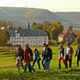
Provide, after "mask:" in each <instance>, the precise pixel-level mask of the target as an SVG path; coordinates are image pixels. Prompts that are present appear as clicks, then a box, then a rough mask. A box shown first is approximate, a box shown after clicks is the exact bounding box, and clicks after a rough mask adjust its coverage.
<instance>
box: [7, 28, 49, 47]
mask: <svg viewBox="0 0 80 80" xmlns="http://www.w3.org/2000/svg"><path fill="white" fill-rule="evenodd" d="M8 32H9V35H10V39H9V41H8V44H12V45H18V44H21V45H22V46H25V45H26V44H29V45H30V46H40V45H43V44H44V43H47V44H48V35H47V33H46V32H45V31H43V30H39V29H30V28H28V29H9V30H8Z"/></svg>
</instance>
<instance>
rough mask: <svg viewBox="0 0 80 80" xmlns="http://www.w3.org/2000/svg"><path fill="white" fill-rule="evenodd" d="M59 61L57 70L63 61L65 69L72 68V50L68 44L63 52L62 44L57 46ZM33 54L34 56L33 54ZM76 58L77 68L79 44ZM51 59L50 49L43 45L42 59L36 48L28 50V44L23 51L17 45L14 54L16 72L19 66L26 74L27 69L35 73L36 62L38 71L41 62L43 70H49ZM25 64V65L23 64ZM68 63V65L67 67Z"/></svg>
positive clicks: (79, 53) (79, 57)
mask: <svg viewBox="0 0 80 80" xmlns="http://www.w3.org/2000/svg"><path fill="white" fill-rule="evenodd" d="M58 50H59V59H58V65H59V69H61V61H63V63H64V65H65V67H66V68H68V67H69V68H71V67H72V56H73V48H72V47H71V45H70V43H68V44H67V47H66V49H65V50H64V47H63V44H60V46H59V49H58ZM33 53H34V54H33ZM76 56H77V66H79V61H80V44H79V45H78V47H77V49H76V53H75V57H76ZM51 59H52V49H51V48H50V47H49V45H48V44H45V43H44V46H43V49H42V58H41V57H40V52H39V51H38V49H37V48H35V49H34V52H32V49H31V48H30V46H29V44H26V46H25V50H23V49H22V47H21V45H18V50H17V53H16V67H17V70H18V71H19V70H20V65H21V66H22V68H23V70H24V72H26V70H27V68H28V69H29V72H33V71H35V69H34V65H35V63H36V62H37V64H38V67H39V69H41V65H40V61H41V62H42V66H43V69H44V70H46V71H49V70H50V62H51ZM23 62H25V64H23ZM68 62H69V65H68Z"/></svg>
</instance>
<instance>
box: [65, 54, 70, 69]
mask: <svg viewBox="0 0 80 80" xmlns="http://www.w3.org/2000/svg"><path fill="white" fill-rule="evenodd" d="M68 61H69V68H71V66H72V58H69V56H68V55H66V64H65V66H66V68H68Z"/></svg>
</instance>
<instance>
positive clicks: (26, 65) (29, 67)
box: [24, 62, 33, 72]
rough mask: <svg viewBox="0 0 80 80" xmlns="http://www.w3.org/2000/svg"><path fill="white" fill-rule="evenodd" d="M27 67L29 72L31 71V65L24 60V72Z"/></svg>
mask: <svg viewBox="0 0 80 80" xmlns="http://www.w3.org/2000/svg"><path fill="white" fill-rule="evenodd" d="M27 67H28V69H29V72H32V70H33V68H32V66H31V64H30V62H26V64H25V67H24V72H26V69H27Z"/></svg>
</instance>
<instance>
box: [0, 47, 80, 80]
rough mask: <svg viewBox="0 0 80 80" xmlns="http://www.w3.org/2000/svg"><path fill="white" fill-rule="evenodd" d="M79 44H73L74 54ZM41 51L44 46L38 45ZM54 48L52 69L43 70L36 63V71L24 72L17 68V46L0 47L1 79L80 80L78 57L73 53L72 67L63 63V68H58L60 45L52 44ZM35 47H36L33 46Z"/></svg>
mask: <svg viewBox="0 0 80 80" xmlns="http://www.w3.org/2000/svg"><path fill="white" fill-rule="evenodd" d="M76 47H77V46H73V48H74V55H75V50H76ZM37 48H38V49H39V50H40V52H41V50H42V47H37ZM51 48H52V50H53V59H52V61H51V65H50V71H49V72H46V71H45V70H43V68H42V65H41V70H39V69H38V66H37V65H35V69H36V71H35V72H33V73H30V72H29V71H27V72H26V73H23V70H22V69H21V71H20V72H18V71H17V70H16V67H15V58H14V55H15V54H14V53H15V51H16V49H15V48H0V80H80V67H76V58H74V55H73V61H72V68H71V69H65V67H64V65H63V63H62V69H61V70H59V69H58V55H59V54H58V47H57V46H54V47H53V46H51ZM33 49H34V48H33Z"/></svg>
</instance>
